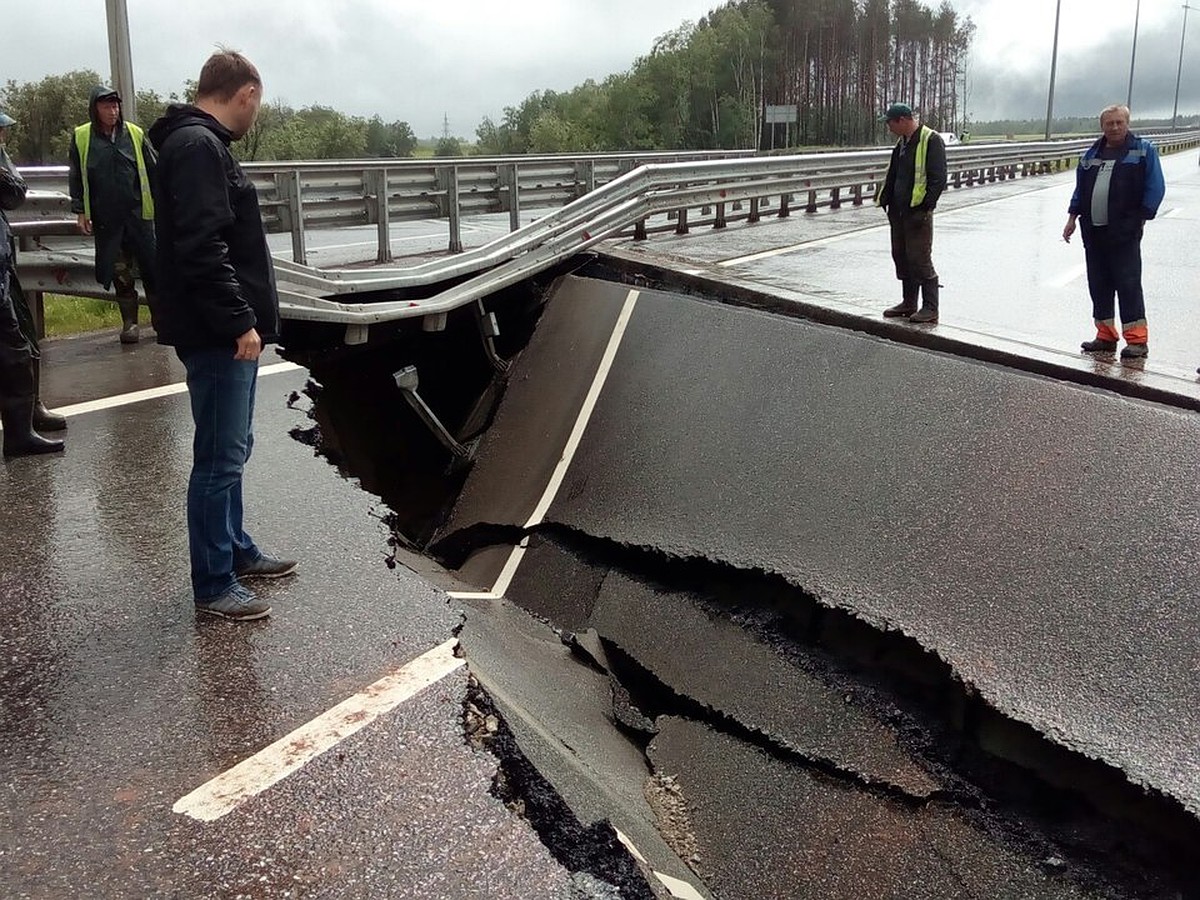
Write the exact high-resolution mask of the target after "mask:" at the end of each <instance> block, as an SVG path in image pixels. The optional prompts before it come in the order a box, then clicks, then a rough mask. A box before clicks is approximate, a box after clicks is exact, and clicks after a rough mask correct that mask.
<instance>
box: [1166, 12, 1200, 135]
mask: <svg viewBox="0 0 1200 900" xmlns="http://www.w3.org/2000/svg"><path fill="white" fill-rule="evenodd" d="M1195 8H1196V7H1194V6H1188V5H1187V4H1186V3H1185V4H1183V31H1181V32H1180V33H1179V70H1178V71H1177V72H1176V73H1175V111H1174V112H1172V113H1171V130H1172V131H1174V130H1175V129H1176V128H1177V127H1178V123H1179V81H1180V79H1181V78H1182V77H1183V39H1184V38H1186V37H1187V14H1188V10H1189V9H1195Z"/></svg>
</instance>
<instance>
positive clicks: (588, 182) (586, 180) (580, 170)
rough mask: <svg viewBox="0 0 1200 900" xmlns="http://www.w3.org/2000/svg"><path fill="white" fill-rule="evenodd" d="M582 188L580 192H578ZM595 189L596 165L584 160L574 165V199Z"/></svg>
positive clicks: (591, 161) (593, 162)
mask: <svg viewBox="0 0 1200 900" xmlns="http://www.w3.org/2000/svg"><path fill="white" fill-rule="evenodd" d="M581 188H582V190H580V189H581ZM595 189H596V163H595V161H594V160H591V159H586V160H583V161H582V162H577V163H575V199H576V200H578V199H579V198H580V197H582V196H583V195H584V194H590V193H591V192H592V191H594V190H595Z"/></svg>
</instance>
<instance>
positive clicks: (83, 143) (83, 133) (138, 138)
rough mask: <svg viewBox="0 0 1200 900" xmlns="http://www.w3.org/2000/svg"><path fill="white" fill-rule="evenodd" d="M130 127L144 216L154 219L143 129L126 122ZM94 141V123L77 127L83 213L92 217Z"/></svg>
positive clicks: (76, 137) (149, 219)
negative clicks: (91, 156)
mask: <svg viewBox="0 0 1200 900" xmlns="http://www.w3.org/2000/svg"><path fill="white" fill-rule="evenodd" d="M125 127H126V128H128V129H129V139H130V140H131V141H132V142H133V157H134V159H135V160H137V173H138V183H139V185H140V186H141V188H142V218H143V219H145V220H146V221H151V220H153V219H154V198H153V197H152V196H151V195H150V176H149V175H147V174H146V158H145V156H144V155H143V154H142V139H143V137H144V133H143V131H142V129H141V128H140V127H139V126H137V125H134V124H133V123H132V122H126V123H125ZM91 143H92V123H91V122H86V123H84V124H83V125H80V126H79V127H78V128H76V129H75V147H76V148H77V149H78V150H79V173H80V175H81V176H82V177H83V214H84V215H85V216H87V217H88V218H89V219H90V218H91V217H92V192H91V190H90V188H89V187H88V168H87V158H88V147H89V146H90V145H91Z"/></svg>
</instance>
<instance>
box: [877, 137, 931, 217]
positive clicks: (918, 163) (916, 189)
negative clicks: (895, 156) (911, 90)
mask: <svg viewBox="0 0 1200 900" xmlns="http://www.w3.org/2000/svg"><path fill="white" fill-rule="evenodd" d="M932 134H933V129H932V128H930V127H929V126H928V125H922V126H921V128H920V130H919V131H918V132H917V158H916V159H915V160H914V161H913V190H912V200H911V201H910V202H909V204H908V205H909V206H920V205H921V204H922V203H924V202H925V190H926V188H928V187H929V175H928V174H927V173H926V171H925V159H926V157H927V156H928V155H929V136H930V135H932ZM890 174H892V164H891V162H888V168H887V171H886V172H884V173H883V180H882V181H880V182H879V190H878V191H876V193H875V203H876V204H879V203H880V201H881V200H882V199H883V186H884V185H885V184H887V180H888V176H889V175H890Z"/></svg>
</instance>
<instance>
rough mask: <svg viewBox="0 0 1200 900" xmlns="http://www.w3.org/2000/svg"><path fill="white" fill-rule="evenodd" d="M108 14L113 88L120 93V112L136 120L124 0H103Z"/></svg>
mask: <svg viewBox="0 0 1200 900" xmlns="http://www.w3.org/2000/svg"><path fill="white" fill-rule="evenodd" d="M104 5H105V11H106V12H107V14H108V59H109V63H110V64H111V65H112V80H113V84H112V86H113V88H114V89H115V90H116V91H117V93H119V94H120V95H121V114H122V115H123V116H124V117H125V119H126V120H128V121H130V122H136V121H137V97H136V96H135V95H134V91H133V54H132V52H131V50H130V47H129V12H128V10H127V9H126V7H125V0H105V3H104Z"/></svg>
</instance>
